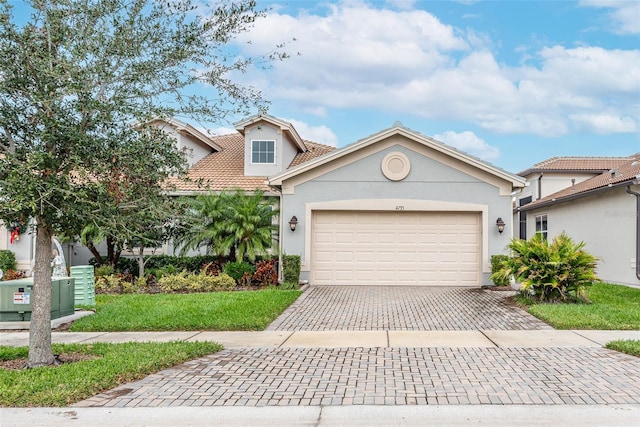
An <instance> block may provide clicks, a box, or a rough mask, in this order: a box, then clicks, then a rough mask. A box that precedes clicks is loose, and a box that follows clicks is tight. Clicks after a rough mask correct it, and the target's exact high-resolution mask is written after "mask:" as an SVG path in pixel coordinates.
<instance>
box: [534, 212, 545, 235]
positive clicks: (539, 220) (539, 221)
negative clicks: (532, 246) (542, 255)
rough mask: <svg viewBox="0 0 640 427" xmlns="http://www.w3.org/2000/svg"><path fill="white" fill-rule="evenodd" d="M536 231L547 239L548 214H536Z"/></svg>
mask: <svg viewBox="0 0 640 427" xmlns="http://www.w3.org/2000/svg"><path fill="white" fill-rule="evenodd" d="M536 233H541V234H542V237H543V238H544V239H545V240H547V214H544V215H536Z"/></svg>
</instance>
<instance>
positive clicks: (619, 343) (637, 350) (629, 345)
mask: <svg viewBox="0 0 640 427" xmlns="http://www.w3.org/2000/svg"><path fill="white" fill-rule="evenodd" d="M605 347H606V348H608V349H611V350H615V351H619V352H621V353H627V354H630V355H632V356H636V357H640V340H616V341H611V342H610V343H607V345H606V346H605Z"/></svg>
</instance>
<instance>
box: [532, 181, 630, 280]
mask: <svg viewBox="0 0 640 427" xmlns="http://www.w3.org/2000/svg"><path fill="white" fill-rule="evenodd" d="M632 189H634V191H640V186H635V188H633V187H632ZM545 213H546V214H547V221H548V223H547V226H548V233H549V239H551V238H553V236H556V235H558V234H560V233H562V232H563V231H564V232H566V233H567V234H568V235H569V236H570V237H571V238H572V239H574V240H575V241H576V242H580V241H583V242H585V243H586V245H585V249H586V250H587V251H589V252H590V253H592V254H593V255H595V256H597V257H598V258H600V261H599V262H598V270H597V274H598V276H599V277H600V278H601V279H602V280H604V281H606V282H612V283H621V284H629V285H636V286H640V281H638V280H637V278H636V275H635V256H636V255H635V239H636V200H635V196H631V195H630V194H627V193H626V192H625V188H624V187H620V188H615V189H612V190H610V191H607V192H603V193H599V194H596V195H593V196H589V197H584V198H580V199H576V200H573V201H570V202H564V203H559V204H556V205H553V206H548V207H546V208H542V209H536V210H532V211H529V212H528V215H527V234H528V237H531V236H532V235H533V233H535V216H536V215H541V214H545Z"/></svg>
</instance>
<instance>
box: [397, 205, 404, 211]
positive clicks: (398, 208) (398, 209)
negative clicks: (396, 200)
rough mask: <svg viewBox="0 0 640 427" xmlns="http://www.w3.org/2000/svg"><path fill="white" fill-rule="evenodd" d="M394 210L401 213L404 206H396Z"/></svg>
mask: <svg viewBox="0 0 640 427" xmlns="http://www.w3.org/2000/svg"><path fill="white" fill-rule="evenodd" d="M396 210H397V211H403V210H404V206H396Z"/></svg>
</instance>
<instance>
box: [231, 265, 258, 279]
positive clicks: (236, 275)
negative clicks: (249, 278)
mask: <svg viewBox="0 0 640 427" xmlns="http://www.w3.org/2000/svg"><path fill="white" fill-rule="evenodd" d="M255 270H256V269H255V267H254V266H253V265H251V264H249V263H248V262H245V261H242V262H228V263H226V264H225V265H224V272H225V273H227V274H228V275H229V276H231V277H233V280H235V281H236V282H240V280H241V279H242V276H244V275H245V273H247V274H249V275H252V274H253V272H254V271H255Z"/></svg>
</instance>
